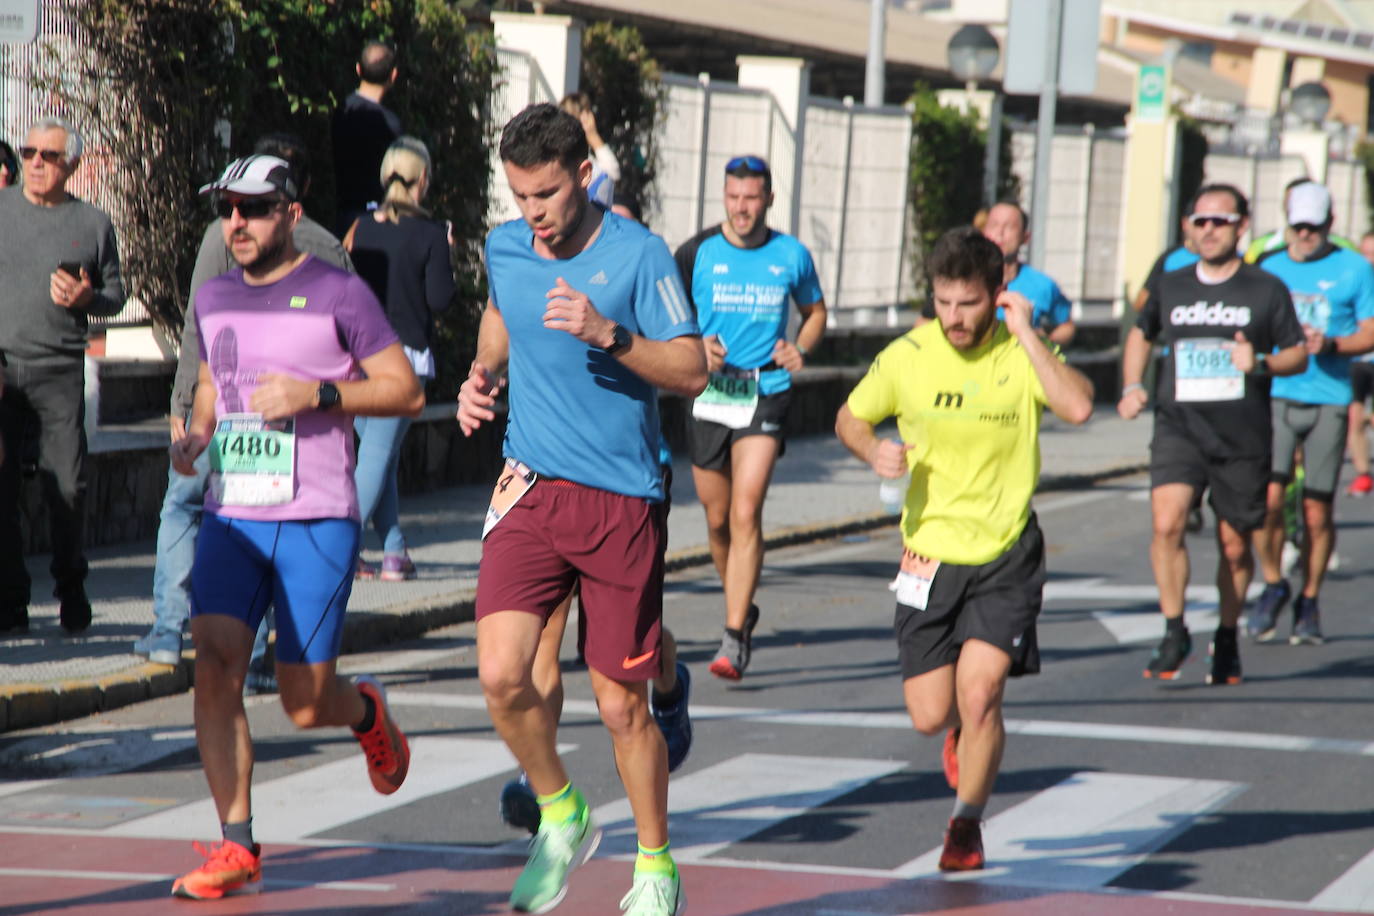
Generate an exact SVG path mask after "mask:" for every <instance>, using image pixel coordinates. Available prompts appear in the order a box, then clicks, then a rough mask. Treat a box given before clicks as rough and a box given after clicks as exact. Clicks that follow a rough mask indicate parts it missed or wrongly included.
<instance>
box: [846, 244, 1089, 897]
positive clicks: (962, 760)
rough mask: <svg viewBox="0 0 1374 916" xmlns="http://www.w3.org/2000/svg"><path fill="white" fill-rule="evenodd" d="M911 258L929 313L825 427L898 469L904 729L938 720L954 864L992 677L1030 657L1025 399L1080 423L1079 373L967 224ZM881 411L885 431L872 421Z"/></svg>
mask: <svg viewBox="0 0 1374 916" xmlns="http://www.w3.org/2000/svg"><path fill="white" fill-rule="evenodd" d="M926 269H927V271H928V273H929V274H930V278H931V284H932V289H933V296H934V302H935V314H936V317H937V319H938V321H932V322H927V323H926V324H923V325H921V326H920V327H918V328H916V329H915V330H913V331H910V332H908V333H907V334H905V335H903V336H902V337H900V338H898V339H897V340H895V341H893V342H892V343H891V344H889V345H888V346H887V348H885V349H884V350H883V351H882V352H881V353H880V354H878V358H877V359H875V360H874V361H873V365H872V366H871V367H870V368H869V370H868V374H867V375H866V376H865V377H864V379H863V380H862V381H861V382H860V383H859V384H858V386H857V387H856V388H855V389H854V391H853V393H851V394H850V396H849V401H848V403H846V404H845V406H843V407H841V408H840V412H839V416H838V417H837V418H836V421H835V432H836V434H837V435H838V436H839V437H840V441H841V442H843V443H844V444H845V445H846V446H847V447H848V448H849V450H850V451H852V452H853V453H854V454H855V455H857V456H858V457H859V458H862V459H863V460H864V461H866V462H868V463H869V464H870V465H871V466H872V467H873V469H874V470H875V471H877V472H878V474H879V475H880V476H882V477H886V478H897V477H901V476H903V475H904V474H906V473H907V472H908V471H910V473H911V485H910V488H909V489H908V491H907V496H906V505H905V507H904V509H903V511H902V542H903V546H904V550H903V554H902V560H901V571H900V573H899V574H898V576H897V580H896V582H895V583H894V588H895V590H896V592H897V612H896V622H895V630H896V635H897V648H898V653H899V655H900V657H901V663H902V678H903V684H902V690H903V694H904V696H905V699H906V705H907V711H908V712H909V713H910V714H911V721H912V723H913V724H914V725H915V727H916V729H917V731H920V732H922V733H923V734H927V735H934V734H938V733H939V732H940V731H942V730H945V729H948V730H949V732H948V735H947V737H946V740H945V750H944V767H945V776H946V778H947V780H948V781H949V783H950V787H951V788H954V789H955V790H956V791H957V793H958V798H957V801H956V802H955V806H954V814H953V816H952V817H951V819H950V822H949V829H948V830H947V831H946V833H945V845H944V851H943V853H942V854H941V856H940V868H941V869H943V870H945V871H964V870H969V869H977V868H982V867H983V843H982V832H981V828H980V822H981V819H982V814H983V808H984V807H985V806H986V804H987V801H988V798H989V797H990V796H991V794H992V784H993V781H994V780H995V778H996V776H997V769H998V765H999V763H1000V761H1001V759H1002V746H1003V743H1004V739H1005V732H1004V729H1003V725H1002V691H1003V688H1004V686H1005V684H1006V679H1007V677H1008V676H1009V675H1011V674H1012V673H1013V672H1015V673H1017V674H1020V673H1034V672H1035V671H1038V670H1039V653H1038V651H1037V650H1036V643H1035V618H1036V616H1037V615H1038V614H1039V613H1040V600H1041V589H1042V587H1043V585H1044V582H1045V554H1044V540H1043V538H1042V537H1041V534H1040V528H1039V526H1038V525H1037V524H1036V521H1035V516H1034V514H1033V513H1032V512H1031V508H1030V500H1031V495H1032V494H1033V493H1034V491H1035V484H1036V480H1037V479H1038V477H1039V474H1040V447H1039V432H1040V416H1041V412H1042V409H1043V408H1044V407H1045V406H1048V407H1049V408H1050V409H1051V410H1053V411H1054V413H1055V415H1056V416H1059V417H1060V418H1062V419H1064V420H1067V421H1068V422H1070V423H1075V424H1077V423H1083V422H1084V421H1086V420H1087V419H1088V417H1089V416H1090V415H1091V414H1092V399H1093V387H1092V383H1091V382H1089V381H1088V379H1087V378H1085V377H1084V376H1083V375H1082V374H1081V373H1080V372H1078V371H1077V370H1075V369H1072V368H1070V367H1069V366H1068V365H1066V364H1065V363H1064V362H1063V361H1062V360H1061V359H1060V358H1059V357H1058V354H1057V353H1056V352H1055V350H1053V349H1051V345H1048V344H1047V343H1046V342H1045V340H1044V339H1043V338H1042V337H1041V336H1040V334H1039V333H1038V332H1037V331H1036V330H1035V328H1034V327H1032V325H1031V321H1030V319H1031V304H1030V302H1029V301H1028V300H1027V299H1026V298H1025V297H1024V296H1021V295H1019V294H1017V293H1013V292H1008V291H1007V290H1006V289H1004V287H1003V284H1002V253H1001V251H1000V250H999V249H998V248H997V246H996V245H994V244H993V243H992V242H990V241H988V240H987V239H985V238H983V237H982V235H981V234H979V233H978V232H977V231H976V230H972V229H967V228H965V229H954V230H951V231H950V232H947V233H945V235H943V236H942V237H941V238H940V240H939V241H938V242H937V243H936V245H935V248H934V250H933V251H932V252H931V254H930V257H929V258H928V259H927V263H926ZM999 307H1000V308H1002V309H1003V311H1004V314H1005V323H1004V322H1003V321H998V320H997V317H996V315H997V309H998V308H999ZM889 417H896V419H897V430H898V432H899V433H900V435H901V441H897V440H893V439H879V438H878V437H877V435H876V434H875V433H874V426H876V425H877V424H879V423H881V422H883V421H884V420H886V419H888V418H889Z"/></svg>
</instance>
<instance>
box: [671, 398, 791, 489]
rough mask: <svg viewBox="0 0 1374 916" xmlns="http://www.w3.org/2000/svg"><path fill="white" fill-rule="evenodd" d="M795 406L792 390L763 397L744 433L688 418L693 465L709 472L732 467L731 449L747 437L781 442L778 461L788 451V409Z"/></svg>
mask: <svg viewBox="0 0 1374 916" xmlns="http://www.w3.org/2000/svg"><path fill="white" fill-rule="evenodd" d="M791 404H792V389H791V388H787V389H785V390H783V391H779V392H778V393H777V394H761V395H759V403H758V405H757V406H756V407H755V408H754V419H753V420H751V421H750V422H749V425H748V426H746V427H744V428H743V429H731V428H730V427H728V426H723V425H721V424H720V423H712V422H710V421H708V420H698V419H697V418H696V417H693V416H688V418H687V453H688V454H689V455H691V457H692V464H693V465H695V466H696V467H699V468H703V469H704V470H707V471H719V470H722V469H723V468H725V467H726V466H728V465H729V464H730V446H732V445H734V444H735V442H736V441H738V440H740V439H743V438H744V437H745V436H772V437H773V438H774V439H777V440H778V457H779V458H781V457H782V455H783V453H784V452H785V451H787V439H786V438H785V437H784V431H783V428H784V427H785V426H786V425H787V408H788V407H790V406H791Z"/></svg>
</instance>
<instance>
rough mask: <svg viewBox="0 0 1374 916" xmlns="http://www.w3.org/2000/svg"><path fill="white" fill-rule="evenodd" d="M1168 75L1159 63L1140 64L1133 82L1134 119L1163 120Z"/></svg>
mask: <svg viewBox="0 0 1374 916" xmlns="http://www.w3.org/2000/svg"><path fill="white" fill-rule="evenodd" d="M1168 89H1169V76H1168V73H1167V72H1166V71H1165V69H1164V67H1163V66H1161V65H1160V64H1141V65H1140V73H1139V75H1138V76H1137V77H1136V82H1135V119H1136V120H1137V121H1163V120H1164V115H1165V113H1166V112H1167V111H1168V98H1167V97H1168Z"/></svg>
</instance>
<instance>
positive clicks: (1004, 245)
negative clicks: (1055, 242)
mask: <svg viewBox="0 0 1374 916" xmlns="http://www.w3.org/2000/svg"><path fill="white" fill-rule="evenodd" d="M983 235H985V236H987V237H988V238H989V239H991V240H992V242H993V244H995V245H996V246H997V247H998V248H1000V249H1002V259H1003V261H1004V262H1005V264H1006V266H1005V267H1004V268H1003V281H1004V282H1005V283H1006V284H1007V289H1009V290H1011V291H1012V292H1014V293H1020V294H1021V295H1023V296H1025V297H1026V298H1027V299H1029V300H1030V303H1031V325H1032V326H1033V327H1036V328H1040V329H1042V330H1044V331H1046V332H1047V333H1048V334H1049V338H1050V340H1052V341H1053V342H1055V343H1057V344H1059V346H1061V347H1063V346H1066V345H1067V344H1068V343H1069V341H1071V340H1073V335H1074V332H1075V331H1076V330H1077V328H1075V326H1074V323H1073V318H1072V312H1073V307H1072V306H1071V305H1070V304H1069V300H1068V297H1067V296H1065V295H1064V293H1063V291H1062V290H1061V289H1060V288H1059V284H1058V283H1055V282H1054V280H1053V279H1052V278H1051V277H1049V276H1048V275H1047V274H1045V273H1043V272H1041V271H1039V270H1036V269H1035V268H1034V267H1031V266H1030V265H1029V264H1023V263H1022V262H1021V260H1020V252H1021V248H1022V246H1024V245H1025V244H1026V243H1027V242H1029V241H1030V221H1029V218H1028V216H1027V214H1026V211H1025V210H1023V209H1021V205H1020V204H1017V203H1013V202H1012V201H1009V200H1003V201H998V202H997V203H995V204H993V205H992V208H991V209H989V210H988V219H987V222H986V223H984V224H983ZM997 317H998V318H1001V317H1002V315H1001V312H1000V311H999V312H998V315H997Z"/></svg>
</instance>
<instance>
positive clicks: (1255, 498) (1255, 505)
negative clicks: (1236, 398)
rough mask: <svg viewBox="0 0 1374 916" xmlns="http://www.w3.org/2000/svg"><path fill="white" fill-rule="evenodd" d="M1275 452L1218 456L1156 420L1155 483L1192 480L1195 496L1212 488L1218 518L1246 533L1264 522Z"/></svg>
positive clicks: (1211, 498) (1152, 472) (1152, 461)
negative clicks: (1271, 457)
mask: <svg viewBox="0 0 1374 916" xmlns="http://www.w3.org/2000/svg"><path fill="white" fill-rule="evenodd" d="M1269 464H1270V456H1268V455H1247V456H1242V457H1236V458H1215V457H1212V456H1209V455H1207V454H1204V453H1203V451H1202V449H1200V448H1198V447H1197V444H1196V443H1194V442H1193V440H1192V439H1191V438H1189V437H1188V436H1186V435H1184V434H1183V433H1182V432H1180V431H1178V430H1174V429H1170V428H1168V427H1166V426H1165V425H1163V424H1161V423H1160V421H1159V419H1158V418H1156V420H1155V435H1154V439H1153V440H1152V441H1151V442H1150V486H1151V487H1160V486H1163V485H1164V484H1166V483H1186V484H1188V485H1189V486H1190V487H1192V488H1193V494H1194V499H1195V500H1196V499H1198V498H1200V497H1201V496H1202V493H1203V491H1207V493H1208V498H1207V501H1208V503H1210V504H1211V506H1212V511H1213V512H1215V513H1216V515H1217V518H1221V519H1225V520H1226V523H1227V524H1228V525H1230V526H1231V527H1232V528H1234V529H1236V531H1237V532H1239V533H1241V534H1248V533H1249V532H1251V531H1254V530H1255V529H1257V528H1259V527H1260V526H1261V525H1263V524H1264V497H1265V493H1266V491H1267V490H1268V488H1269V474H1270V467H1269Z"/></svg>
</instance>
